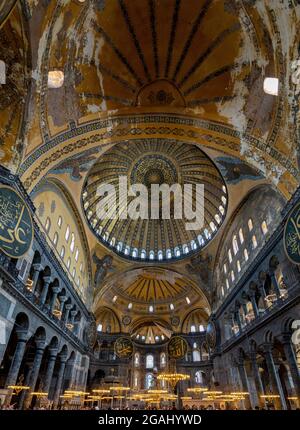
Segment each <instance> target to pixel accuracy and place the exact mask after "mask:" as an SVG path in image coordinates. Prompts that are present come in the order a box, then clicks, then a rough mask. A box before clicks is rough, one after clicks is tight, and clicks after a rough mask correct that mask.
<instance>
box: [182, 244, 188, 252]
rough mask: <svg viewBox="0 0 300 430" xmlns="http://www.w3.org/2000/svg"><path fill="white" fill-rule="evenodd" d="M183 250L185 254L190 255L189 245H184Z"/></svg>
mask: <svg viewBox="0 0 300 430" xmlns="http://www.w3.org/2000/svg"><path fill="white" fill-rule="evenodd" d="M182 248H183V252H184V254H188V253H189V247H188V246H187V245H183V246H182Z"/></svg>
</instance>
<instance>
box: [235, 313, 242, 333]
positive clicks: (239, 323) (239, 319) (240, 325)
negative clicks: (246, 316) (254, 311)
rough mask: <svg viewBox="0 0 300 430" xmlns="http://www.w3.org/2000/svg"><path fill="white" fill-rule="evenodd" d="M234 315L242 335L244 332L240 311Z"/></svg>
mask: <svg viewBox="0 0 300 430" xmlns="http://www.w3.org/2000/svg"><path fill="white" fill-rule="evenodd" d="M234 315H235V319H236V322H237V325H238V327H239V332H240V333H241V332H242V321H241V315H240V311H239V310H236V311H235V314H234Z"/></svg>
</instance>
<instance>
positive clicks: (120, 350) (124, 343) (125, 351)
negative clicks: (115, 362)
mask: <svg viewBox="0 0 300 430" xmlns="http://www.w3.org/2000/svg"><path fill="white" fill-rule="evenodd" d="M115 353H116V355H117V357H119V358H130V357H131V356H132V353H133V344H132V342H131V340H130V339H128V337H119V338H118V339H117V340H116V342H115Z"/></svg>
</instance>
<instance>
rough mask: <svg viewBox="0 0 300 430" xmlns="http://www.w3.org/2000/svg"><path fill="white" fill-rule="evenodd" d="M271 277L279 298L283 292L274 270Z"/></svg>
mask: <svg viewBox="0 0 300 430" xmlns="http://www.w3.org/2000/svg"><path fill="white" fill-rule="evenodd" d="M270 278H271V282H272V285H273V287H274V291H275V294H276V296H277V299H279V298H280V295H281V292H280V288H279V285H278V282H277V279H276V276H275V273H274V272H271V273H270Z"/></svg>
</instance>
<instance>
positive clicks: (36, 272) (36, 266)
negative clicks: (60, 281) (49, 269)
mask: <svg viewBox="0 0 300 430" xmlns="http://www.w3.org/2000/svg"><path fill="white" fill-rule="evenodd" d="M32 267H33V275H32V289H31V291H32V293H34V292H35V289H36V285H37V281H38V279H39V274H40V272H41V271H42V270H43V266H42V265H41V264H39V263H34V264H33V265H32Z"/></svg>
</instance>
